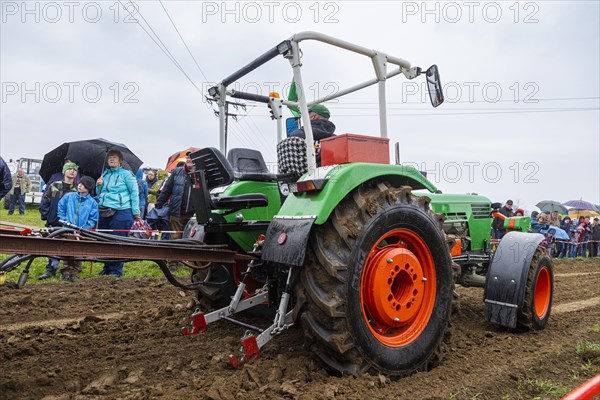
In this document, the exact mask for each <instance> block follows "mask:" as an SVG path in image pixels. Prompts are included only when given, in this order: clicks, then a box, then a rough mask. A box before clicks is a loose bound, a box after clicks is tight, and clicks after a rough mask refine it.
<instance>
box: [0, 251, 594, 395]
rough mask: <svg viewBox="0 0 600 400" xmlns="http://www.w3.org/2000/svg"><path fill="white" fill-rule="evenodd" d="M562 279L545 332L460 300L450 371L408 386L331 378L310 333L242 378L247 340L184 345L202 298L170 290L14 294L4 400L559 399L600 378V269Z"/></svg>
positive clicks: (478, 296)
mask: <svg viewBox="0 0 600 400" xmlns="http://www.w3.org/2000/svg"><path fill="white" fill-rule="evenodd" d="M555 274H556V278H555V281H556V283H555V287H556V289H555V296H554V307H553V310H552V316H551V320H550V323H549V325H548V327H547V329H546V330H544V331H539V332H531V333H524V334H516V333H511V332H509V331H507V330H504V329H497V328H494V327H492V326H491V325H489V324H487V323H485V322H484V319H483V302H482V296H483V292H482V290H481V289H476V288H470V289H467V288H462V287H460V288H458V289H457V291H458V292H459V294H460V296H461V307H460V311H459V312H458V313H457V315H456V316H455V317H454V326H455V330H454V334H453V336H452V338H451V341H450V343H449V351H448V352H447V354H446V356H445V358H444V360H443V362H442V364H441V365H440V366H439V367H437V368H435V369H433V370H432V371H430V372H421V373H417V374H414V375H412V376H410V377H408V378H404V379H401V380H397V381H391V380H389V379H386V378H384V377H382V376H365V377H360V378H353V377H348V376H345V377H336V376H330V375H329V374H328V373H327V372H326V371H325V370H324V369H323V367H322V365H321V364H320V363H319V362H318V361H316V360H315V359H314V358H313V357H312V355H311V353H310V352H309V351H308V350H306V349H305V348H304V347H303V335H302V332H301V329H300V328H299V327H297V328H292V329H291V330H289V331H287V332H285V333H284V334H282V335H281V336H280V337H277V338H276V339H275V340H273V341H272V342H271V343H269V344H268V345H267V346H266V347H265V348H264V350H263V352H262V354H261V358H260V359H259V360H257V361H256V362H254V363H253V364H251V365H248V366H247V367H246V368H245V369H244V370H242V371H237V370H233V369H231V368H230V367H229V366H228V364H227V363H226V360H227V357H226V356H227V354H228V353H229V352H230V351H232V350H234V349H236V348H237V347H238V346H237V343H238V340H239V338H240V336H241V335H242V334H243V332H244V329H243V328H240V327H237V326H232V325H230V324H228V323H224V322H223V323H222V322H219V323H216V324H213V325H211V326H210V327H209V330H208V331H207V332H206V333H204V334H202V335H196V336H192V337H184V336H182V335H180V333H179V328H180V327H181V326H183V325H184V324H185V322H186V320H187V317H188V315H189V311H188V310H187V309H186V306H187V305H188V302H189V301H190V300H191V299H193V297H194V296H193V293H192V292H186V293H184V292H181V291H180V290H179V289H177V288H175V287H173V286H171V285H170V284H169V283H168V282H166V280H165V279H164V278H160V279H158V278H135V279H133V278H132V279H111V278H108V277H101V278H100V277H99V278H94V279H85V280H81V281H78V282H75V283H50V284H42V285H31V284H29V285H26V286H25V287H24V288H22V289H13V288H11V287H10V286H6V285H4V286H0V302H1V303H0V304H1V307H0V365H1V368H0V398H2V399H39V398H43V399H46V400H49V399H98V398H101V399H116V398H119V399H154V398H160V397H162V398H165V399H184V398H186V399H205V398H207V399H279V398H292V399H366V398H369V399H501V398H505V399H531V398H534V397H539V398H541V399H546V398H549V399H551V398H559V397H560V394H561V393H562V394H564V393H565V390H567V389H571V388H574V387H576V386H577V385H579V384H581V383H582V382H584V381H585V380H587V379H589V378H590V377H592V376H593V375H594V374H597V373H598V372H599V371H600V366H599V365H598V363H600V355H599V354H595V356H598V359H596V364H595V365H594V363H592V362H587V363H586V361H585V360H584V358H582V357H581V356H579V355H578V354H577V353H576V345H577V344H578V343H581V342H585V341H590V342H595V343H600V261H598V259H596V260H575V261H573V260H568V261H560V262H558V263H557V264H556V266H555ZM593 357H594V355H593V354H592V358H593Z"/></svg>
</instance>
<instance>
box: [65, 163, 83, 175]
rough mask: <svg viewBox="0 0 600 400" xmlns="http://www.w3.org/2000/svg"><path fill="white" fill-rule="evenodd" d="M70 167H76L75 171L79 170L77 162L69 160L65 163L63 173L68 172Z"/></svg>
mask: <svg viewBox="0 0 600 400" xmlns="http://www.w3.org/2000/svg"><path fill="white" fill-rule="evenodd" d="M68 169H74V170H75V171H79V168H78V167H77V164H75V163H74V162H68V163H65V165H63V174H64V173H65V172H67V170H68Z"/></svg>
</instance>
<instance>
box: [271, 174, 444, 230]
mask: <svg viewBox="0 0 600 400" xmlns="http://www.w3.org/2000/svg"><path fill="white" fill-rule="evenodd" d="M375 178H378V179H379V178H385V180H388V181H390V182H392V183H394V184H396V185H407V186H411V187H412V188H413V189H414V190H418V189H427V190H429V191H430V192H432V193H434V192H436V191H437V188H436V187H435V186H434V185H433V183H431V182H430V181H428V180H427V178H425V177H424V176H423V175H422V174H421V173H420V172H419V171H417V170H416V169H415V168H413V167H410V166H404V165H388V164H371V163H350V164H341V165H336V166H332V167H321V168H318V169H317V170H316V171H315V173H314V174H312V175H304V176H303V177H302V178H301V179H300V180H299V182H301V181H307V180H312V179H326V180H327V183H326V184H325V187H324V188H323V189H322V190H321V191H313V192H304V193H299V194H290V195H289V196H288V197H287V199H286V200H285V202H284V203H283V205H282V206H281V209H280V210H279V212H278V213H277V216H281V217H300V216H316V217H317V219H316V220H315V224H317V225H321V224H323V223H324V222H325V221H327V218H329V215H330V214H331V212H332V211H333V209H334V208H335V207H336V206H337V205H338V204H339V203H340V201H342V199H343V198H344V197H345V196H346V195H347V194H348V193H350V192H351V191H352V190H353V189H355V188H356V187H358V186H359V185H360V184H361V183H363V182H366V181H369V180H372V179H375Z"/></svg>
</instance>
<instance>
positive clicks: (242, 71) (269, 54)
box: [221, 40, 291, 86]
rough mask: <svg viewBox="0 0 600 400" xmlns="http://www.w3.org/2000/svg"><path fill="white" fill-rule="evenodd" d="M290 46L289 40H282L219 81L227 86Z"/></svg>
mask: <svg viewBox="0 0 600 400" xmlns="http://www.w3.org/2000/svg"><path fill="white" fill-rule="evenodd" d="M290 47H291V46H290V41H289V40H284V41H283V42H281V43H279V44H278V45H277V46H275V47H273V48H272V49H271V50H269V51H267V52H266V53H264V54H263V55H261V56H260V57H258V58H256V59H255V60H254V61H252V62H251V63H250V64H248V65H246V66H245V67H243V68H240V69H239V70H237V71H236V72H234V73H233V74H231V75H229V76H228V77H227V78H225V79H223V80H222V81H221V84H222V85H224V86H229V85H230V84H232V83H233V82H235V81H237V80H238V79H240V78H241V77H242V76H245V75H248V74H249V73H250V72H252V71H254V70H255V69H256V68H258V67H260V66H261V65H263V64H265V63H267V62H269V61H271V60H272V59H274V58H275V57H277V56H278V55H280V54H284V53H287V52H288V51H289V50H290Z"/></svg>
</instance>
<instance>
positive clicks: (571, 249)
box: [569, 243, 579, 258]
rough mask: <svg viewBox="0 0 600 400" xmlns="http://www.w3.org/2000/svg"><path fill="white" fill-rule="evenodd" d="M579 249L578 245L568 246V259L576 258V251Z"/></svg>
mask: <svg viewBox="0 0 600 400" xmlns="http://www.w3.org/2000/svg"><path fill="white" fill-rule="evenodd" d="M578 248H579V244H573V243H571V244H569V258H575V257H577V249H578Z"/></svg>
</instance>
